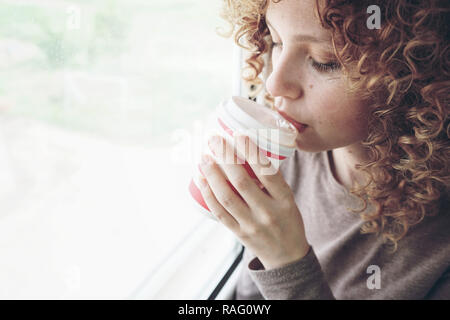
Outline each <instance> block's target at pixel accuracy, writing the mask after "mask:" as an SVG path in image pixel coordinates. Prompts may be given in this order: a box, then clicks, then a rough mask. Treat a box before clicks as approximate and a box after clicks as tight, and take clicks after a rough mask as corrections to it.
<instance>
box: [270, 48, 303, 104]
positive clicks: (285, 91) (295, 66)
mask: <svg viewBox="0 0 450 320" xmlns="http://www.w3.org/2000/svg"><path fill="white" fill-rule="evenodd" d="M296 62H297V63H296ZM272 65H273V67H272V73H271V74H270V76H269V77H268V78H267V80H266V90H267V92H269V93H270V95H272V97H284V98H289V99H292V100H295V99H299V98H300V97H301V96H302V95H303V88H302V85H301V75H300V74H301V72H300V68H299V61H295V57H292V56H289V53H287V54H284V52H282V53H281V54H280V55H279V57H278V59H277V61H276V63H275V61H274V59H272Z"/></svg>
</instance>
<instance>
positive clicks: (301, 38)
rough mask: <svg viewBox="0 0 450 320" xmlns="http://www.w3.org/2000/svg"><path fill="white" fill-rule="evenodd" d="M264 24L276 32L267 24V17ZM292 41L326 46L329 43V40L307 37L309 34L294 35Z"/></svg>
mask: <svg viewBox="0 0 450 320" xmlns="http://www.w3.org/2000/svg"><path fill="white" fill-rule="evenodd" d="M266 24H267V25H268V26H269V27H271V28H272V29H273V30H276V29H275V28H274V27H273V26H272V25H271V24H270V22H269V20H268V18H267V16H266ZM293 39H294V40H296V41H298V42H317V43H327V44H329V43H330V41H331V40H329V39H319V38H316V37H314V36H312V35H309V34H302V33H299V34H296V35H295V36H294V38H293Z"/></svg>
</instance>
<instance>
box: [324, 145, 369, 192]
mask: <svg viewBox="0 0 450 320" xmlns="http://www.w3.org/2000/svg"><path fill="white" fill-rule="evenodd" d="M330 155H331V159H330V165H331V171H332V172H333V175H334V177H335V179H336V180H337V181H338V182H339V183H340V184H342V185H343V186H344V187H345V188H346V189H347V190H350V189H351V188H352V187H353V186H354V185H355V183H356V182H357V183H358V184H360V185H364V184H365V183H366V181H367V176H366V174H365V173H364V172H362V171H360V170H357V169H356V167H355V166H356V165H357V164H363V163H364V162H366V161H367V160H368V153H367V148H365V147H364V146H363V145H362V144H361V143H360V142H358V143H355V144H352V145H348V146H345V147H342V148H337V149H333V150H331V153H330Z"/></svg>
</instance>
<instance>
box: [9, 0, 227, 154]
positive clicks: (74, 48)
mask: <svg viewBox="0 0 450 320" xmlns="http://www.w3.org/2000/svg"><path fill="white" fill-rule="evenodd" d="M221 5H222V1H221V0H215V1H211V0H209V1H205V0H78V1H74V0H73V1H63V0H53V1H52V0H39V1H37V0H36V1H32V0H29V1H25V0H22V1H19V0H0V114H3V115H6V116H12V117H16V116H17V117H26V118H32V119H38V120H40V121H44V122H47V123H50V124H53V125H58V126H61V127H64V128H66V129H68V130H75V131H83V132H89V133H92V134H95V135H98V136H102V137H105V138H108V139H113V140H114V141H117V142H124V143H127V144H128V143H132V144H139V145H148V146H164V145H167V143H168V140H167V139H168V137H170V135H171V133H172V132H173V131H174V130H175V129H179V128H186V129H189V128H191V124H192V122H193V121H194V120H195V119H197V118H201V117H203V116H205V115H206V114H207V113H208V112H211V111H212V110H213V108H214V107H215V106H216V105H217V103H218V102H219V101H220V100H221V99H222V98H224V97H226V96H228V95H229V94H231V87H232V73H233V65H232V62H233V61H232V58H233V41H232V39H231V38H223V37H220V36H219V35H218V34H217V33H216V29H217V28H222V27H225V28H226V27H227V24H226V23H225V22H224V21H223V20H222V19H221V18H220V17H219V11H220V7H221Z"/></svg>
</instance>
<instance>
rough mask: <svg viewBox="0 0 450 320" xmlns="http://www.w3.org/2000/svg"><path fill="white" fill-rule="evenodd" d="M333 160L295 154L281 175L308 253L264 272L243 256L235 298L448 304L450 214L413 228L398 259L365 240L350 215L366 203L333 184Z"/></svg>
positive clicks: (359, 223) (372, 238) (356, 217)
mask: <svg viewBox="0 0 450 320" xmlns="http://www.w3.org/2000/svg"><path fill="white" fill-rule="evenodd" d="M328 152H329V151H328ZM328 152H327V151H323V152H317V153H308V152H303V151H299V150H296V151H295V153H294V155H293V156H292V157H291V158H289V159H287V160H286V161H285V162H283V163H282V164H281V167H280V170H281V172H282V173H283V176H284V177H285V179H286V181H287V183H288V184H289V185H290V187H291V189H292V191H293V192H294V195H295V199H296V203H297V205H298V207H299V209H300V212H301V214H302V217H303V222H304V225H305V230H306V237H307V239H308V242H309V244H310V245H311V249H310V251H309V253H308V254H307V255H306V256H305V257H304V258H302V259H300V260H298V261H295V262H292V263H291V264H289V265H286V266H283V267H280V268H277V269H272V270H264V268H263V266H262V265H261V263H260V262H259V260H258V258H257V257H255V255H253V254H252V253H251V252H250V251H249V250H248V249H245V252H244V258H243V263H242V264H241V270H240V276H239V280H238V284H237V287H236V291H235V298H236V299H402V300H403V299H450V268H449V266H450V217H449V212H448V211H449V210H448V206H447V207H446V208H444V209H443V210H442V212H440V213H439V214H438V215H437V216H434V217H428V216H427V217H426V218H425V219H424V220H423V221H422V222H420V223H419V224H417V225H415V226H413V227H410V229H409V230H408V233H407V234H406V236H405V237H404V238H403V239H401V240H400V241H399V242H398V249H397V251H396V252H395V253H393V254H392V253H391V252H390V250H388V249H389V248H387V247H386V246H385V245H383V241H382V239H381V237H378V236H376V235H375V234H362V233H361V232H360V228H361V226H362V223H363V222H362V220H361V218H360V216H359V214H357V213H352V212H351V211H349V210H347V208H359V207H360V206H361V205H362V202H361V201H359V200H358V199H357V198H356V197H355V196H353V195H351V194H350V193H349V192H348V191H347V189H346V188H345V187H344V186H342V185H341V184H339V183H338V181H337V180H336V179H335V177H334V176H333V174H332V172H331V168H330V162H329V158H328ZM370 209H371V208H370V207H368V208H367V209H366V211H368V210H370Z"/></svg>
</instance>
